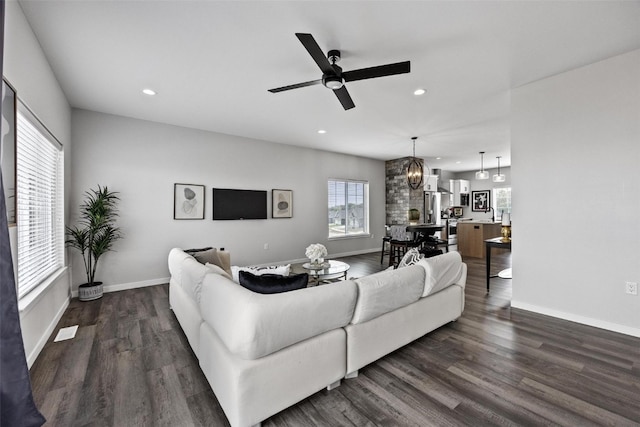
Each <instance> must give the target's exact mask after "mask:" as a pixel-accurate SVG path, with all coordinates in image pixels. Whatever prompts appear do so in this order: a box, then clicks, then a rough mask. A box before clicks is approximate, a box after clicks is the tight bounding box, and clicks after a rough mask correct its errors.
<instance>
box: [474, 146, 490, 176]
mask: <svg viewBox="0 0 640 427" xmlns="http://www.w3.org/2000/svg"><path fill="white" fill-rule="evenodd" d="M476 179H489V172H487V171H486V170H484V151H481V152H480V170H479V171H478V172H476Z"/></svg>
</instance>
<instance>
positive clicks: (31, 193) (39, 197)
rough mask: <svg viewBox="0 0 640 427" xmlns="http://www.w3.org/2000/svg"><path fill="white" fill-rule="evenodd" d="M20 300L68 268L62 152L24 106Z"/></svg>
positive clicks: (19, 162) (20, 122)
mask: <svg viewBox="0 0 640 427" xmlns="http://www.w3.org/2000/svg"><path fill="white" fill-rule="evenodd" d="M16 128H17V129H16V130H17V133H16V138H17V147H16V175H17V179H16V197H17V210H16V220H17V227H18V230H17V240H18V260H17V263H18V298H22V297H23V296H25V295H26V294H28V293H29V292H30V291H32V290H33V289H35V288H36V287H37V286H38V285H40V284H41V283H43V282H44V281H45V280H46V279H47V278H48V277H49V276H51V275H52V274H53V273H55V272H56V271H57V270H58V269H60V268H62V267H63V265H64V211H63V209H64V208H63V200H64V182H63V176H64V174H63V170H64V167H63V153H62V146H61V145H60V143H58V141H57V140H56V139H55V138H54V137H53V135H51V133H50V132H49V131H48V130H47V129H46V128H45V127H44V126H43V125H42V124H41V123H40V122H39V121H38V119H37V118H36V117H35V116H34V115H33V114H32V113H31V112H30V111H29V110H28V109H27V108H26V107H24V106H23V105H21V104H20V105H19V106H18V116H17V121H16Z"/></svg>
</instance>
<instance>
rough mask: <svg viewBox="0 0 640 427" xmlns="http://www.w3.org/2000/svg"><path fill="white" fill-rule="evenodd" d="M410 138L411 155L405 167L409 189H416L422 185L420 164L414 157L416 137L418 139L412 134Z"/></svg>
mask: <svg viewBox="0 0 640 427" xmlns="http://www.w3.org/2000/svg"><path fill="white" fill-rule="evenodd" d="M411 139H412V140H413V157H412V158H411V162H409V166H408V167H407V183H408V184H409V187H410V188H411V189H413V190H417V189H418V188H420V187H422V176H423V171H422V164H421V163H420V162H419V161H418V159H417V158H416V139H418V137H417V136H414V137H412V138H411Z"/></svg>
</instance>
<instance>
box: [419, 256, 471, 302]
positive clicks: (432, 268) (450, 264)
mask: <svg viewBox="0 0 640 427" xmlns="http://www.w3.org/2000/svg"><path fill="white" fill-rule="evenodd" d="M417 265H419V266H422V267H423V268H424V269H425V272H426V275H425V283H424V291H423V293H422V296H423V297H426V296H428V295H431V294H435V293H436V292H438V291H441V290H442V289H444V288H446V287H447V286H450V285H452V284H454V283H458V284H460V285H461V286H464V284H463V283H459V282H460V280H461V279H462V265H463V264H462V257H461V256H460V253H458V252H456V251H452V252H448V253H446V254H443V255H438V256H435V257H431V258H424V259H421V260H420V261H419V262H418V264H417Z"/></svg>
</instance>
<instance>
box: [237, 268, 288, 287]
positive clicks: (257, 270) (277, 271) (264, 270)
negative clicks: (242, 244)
mask: <svg viewBox="0 0 640 427" xmlns="http://www.w3.org/2000/svg"><path fill="white" fill-rule="evenodd" d="M241 271H248V272H250V273H252V274H254V275H256V276H261V275H263V274H279V275H281V276H288V275H289V272H290V271H291V264H287V265H269V266H264V267H238V266H237V265H232V266H231V276H232V277H233V281H234V282H236V283H240V272H241Z"/></svg>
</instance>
